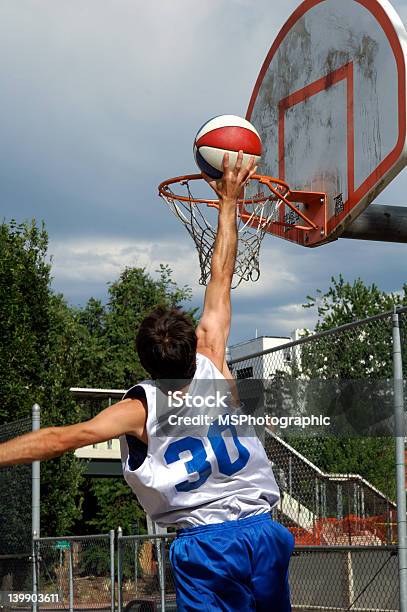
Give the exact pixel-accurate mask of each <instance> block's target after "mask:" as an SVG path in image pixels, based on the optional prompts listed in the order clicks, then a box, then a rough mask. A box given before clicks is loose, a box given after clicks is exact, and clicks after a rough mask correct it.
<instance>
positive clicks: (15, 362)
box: [0, 221, 82, 533]
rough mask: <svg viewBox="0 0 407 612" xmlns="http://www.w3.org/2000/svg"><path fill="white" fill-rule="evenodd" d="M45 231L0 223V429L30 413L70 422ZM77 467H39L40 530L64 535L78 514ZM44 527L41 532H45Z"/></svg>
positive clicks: (65, 334)
mask: <svg viewBox="0 0 407 612" xmlns="http://www.w3.org/2000/svg"><path fill="white" fill-rule="evenodd" d="M47 242H48V239H47V234H46V232H45V230H44V228H43V227H42V228H38V227H37V226H36V224H35V222H34V221H33V222H32V223H31V224H20V225H17V224H16V223H15V222H13V221H12V222H11V223H10V224H9V225H7V224H6V223H3V224H2V225H0V327H1V330H2V342H1V345H0V377H1V381H2V384H1V388H0V424H1V423H6V422H10V421H15V420H17V419H20V418H22V417H27V416H30V415H31V407H32V405H33V404H34V403H35V402H37V403H39V404H40V406H41V409H42V415H41V418H42V426H47V425H51V424H52V425H62V424H69V423H73V422H75V421H76V420H77V416H78V411H77V408H76V406H75V403H74V402H73V400H72V397H71V395H70V393H69V387H70V386H71V383H72V382H73V380H74V378H75V367H76V366H75V342H76V339H75V322H74V319H73V316H72V314H71V312H70V310H69V308H68V307H67V306H66V304H65V303H64V301H63V300H62V298H61V297H60V296H55V295H53V294H52V292H51V290H50V266H49V264H48V263H47V261H46V254H47ZM81 472H82V469H81V466H80V464H79V462H78V461H77V460H76V459H75V458H74V456H73V453H70V454H67V455H65V456H64V457H62V458H60V459H58V460H55V461H52V462H48V463H45V464H43V466H42V494H43V497H42V507H41V519H42V528H43V530H44V531H43V532H44V533H55V532H56V531H59V532H64V531H67V530H68V529H69V528H70V526H71V525H72V523H73V521H74V520H75V519H76V518H77V517H78V516H79V510H80V499H79V490H78V487H79V483H80V480H81ZM48 530H49V531H48Z"/></svg>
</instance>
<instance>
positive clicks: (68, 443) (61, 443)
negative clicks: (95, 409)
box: [0, 399, 147, 467]
mask: <svg viewBox="0 0 407 612" xmlns="http://www.w3.org/2000/svg"><path fill="white" fill-rule="evenodd" d="M145 421H146V411H145V407H144V404H143V402H141V401H139V400H131V399H126V400H123V401H121V402H118V403H117V404H114V405H113V406H109V408H106V409H105V410H102V412H100V413H99V414H98V415H96V416H95V417H94V418H93V419H91V420H89V421H85V422H83V423H77V424H75V425H68V426H65V427H45V428H44V429H40V430H39V431H34V432H31V433H28V434H24V435H23V436H19V437H18V438H14V439H13V440H9V441H8V442H3V443H2V444H0V467H4V466H7V465H15V464H17V463H32V462H33V461H42V460H45V459H53V458H55V457H59V456H60V455H62V454H63V453H65V452H66V451H69V450H75V449H77V448H81V447H82V446H88V445H89V444H96V443H98V442H106V440H111V439H112V438H117V437H118V436H120V435H122V434H125V433H129V434H132V435H134V436H135V437H137V438H139V439H141V440H143V441H147V440H146V434H145Z"/></svg>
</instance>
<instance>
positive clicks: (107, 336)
mask: <svg viewBox="0 0 407 612" xmlns="http://www.w3.org/2000/svg"><path fill="white" fill-rule="evenodd" d="M190 297H191V290H190V289H189V288H188V287H178V286H177V284H176V283H175V281H174V280H173V279H172V272H171V270H170V269H169V268H168V267H167V266H160V269H159V271H158V278H157V279H154V278H153V277H152V276H151V275H150V274H148V273H147V272H146V271H145V269H144V268H126V269H125V270H124V271H123V272H122V274H121V275H120V277H119V279H118V280H117V281H115V282H113V283H112V285H111V286H110V288H109V300H108V302H107V304H106V305H103V304H102V303H101V302H100V301H98V300H94V299H93V298H92V299H90V300H89V301H88V303H87V304H86V306H85V307H84V308H83V309H78V310H77V311H76V314H75V317H76V321H77V323H78V325H79V328H80V330H79V335H80V338H81V341H80V343H79V345H78V347H77V353H76V359H77V366H78V369H77V380H76V383H75V386H80V387H97V388H101V387H104V388H109V389H112V388H115V389H127V388H129V387H131V386H132V385H134V384H136V383H137V382H138V381H140V380H143V379H144V378H146V377H148V376H147V374H146V372H145V371H144V370H143V368H142V366H141V364H140V361H139V358H138V355H137V352H136V347H135V339H136V334H137V330H138V328H139V325H140V323H141V321H142V320H143V318H144V317H145V316H146V315H147V314H148V313H149V312H150V311H151V310H152V309H153V308H155V307H156V306H158V305H166V306H171V307H181V306H182V305H183V304H184V303H185V302H187V301H188V300H189V299H190ZM190 314H191V317H192V318H193V317H194V311H191V312H190ZM103 407H104V406H103V404H102V403H101V402H100V400H98V401H97V402H96V403H94V404H93V405H92V406H91V407H90V414H89V404H86V403H83V404H82V411H83V413H82V418H88V417H89V416H91V415H92V414H96V413H97V412H98V411H100V410H101V409H102V408H103ZM85 490H86V493H85V495H86V497H87V498H90V499H91V500H93V503H92V504H90V503H88V502H89V499H87V500H86V502H85V515H86V516H85V522H86V526H85V525H83V524H77V526H76V529H77V530H81V531H83V530H89V528H90V529H91V530H92V531H95V530H97V531H106V530H108V529H111V528H113V527H115V526H117V525H121V526H122V527H123V529H124V531H125V532H128V533H130V531H131V525H132V524H133V523H135V522H136V521H137V520H140V518H141V517H143V521H144V511H142V510H141V508H140V506H139V505H138V503H137V500H136V498H135V496H134V494H133V493H132V491H131V489H130V488H129V487H128V485H127V484H126V483H125V482H124V481H123V479H122V478H120V479H110V478H109V479H107V478H106V479H92V481H91V482H90V483H86V489H85Z"/></svg>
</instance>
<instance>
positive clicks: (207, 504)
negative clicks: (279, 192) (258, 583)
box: [120, 354, 280, 528]
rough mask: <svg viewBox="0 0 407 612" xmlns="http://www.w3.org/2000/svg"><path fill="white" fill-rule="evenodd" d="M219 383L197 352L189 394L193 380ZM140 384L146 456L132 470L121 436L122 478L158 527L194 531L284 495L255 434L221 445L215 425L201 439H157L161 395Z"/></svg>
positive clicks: (266, 507)
mask: <svg viewBox="0 0 407 612" xmlns="http://www.w3.org/2000/svg"><path fill="white" fill-rule="evenodd" d="M216 379H217V380H219V379H222V380H224V377H223V376H222V374H221V373H220V372H219V370H218V369H217V368H216V367H215V365H214V364H213V363H212V362H211V361H210V360H209V359H208V358H207V357H205V356H204V355H200V354H197V368H196V373H195V376H194V379H193V381H192V383H191V385H190V387H189V390H191V386H193V383H194V381H199V380H206V381H208V380H216ZM140 386H141V387H143V389H144V392H145V395H146V399H147V406H148V416H147V423H146V431H147V438H148V448H147V456H146V457H145V458H144V461H142V463H141V465H139V466H138V467H137V468H136V469H131V460H130V452H129V445H128V439H127V437H126V436H125V435H124V436H121V437H120V448H121V457H122V467H123V475H124V478H125V479H126V481H127V483H128V484H129V485H130V487H131V488H132V490H133V491H134V493H135V494H136V496H137V498H138V500H139V502H140V504H141V505H142V506H143V508H144V510H145V511H146V513H147V514H148V515H150V517H151V518H152V519H153V520H154V521H156V522H157V524H158V525H160V526H162V527H167V526H169V525H176V526H177V527H178V528H181V527H195V526H198V525H207V524H209V523H221V522H223V521H229V520H236V519H242V518H246V517H249V516H253V515H256V514H262V513H265V512H268V511H270V509H271V508H272V507H273V506H274V505H275V504H276V503H277V502H278V500H279V498H280V494H279V490H278V486H277V484H276V481H275V479H274V475H273V471H272V469H271V463H270V461H269V459H268V458H267V455H266V453H265V451H264V448H263V446H262V444H261V442H260V440H259V439H258V438H257V437H256V436H255V435H253V436H250V437H247V436H246V437H242V438H237V437H236V436H235V435H230V436H229V438H228V440H227V443H226V442H225V440H224V439H223V438H221V442H220V444H219V443H218V444H214V442H213V438H211V434H210V432H209V429H210V426H208V427H207V428H206V429H205V427H204V428H202V429H201V430H200V435H199V437H191V436H188V435H186V436H184V437H168V436H162V435H157V415H156V394H157V393H161V392H160V391H159V390H157V388H156V385H155V383H154V382H153V381H144V382H142V383H139V385H136V386H135V387H133V388H132V389H135V388H136V387H140ZM208 432H209V437H206V435H205V434H207V433H208ZM218 440H219V438H218ZM129 460H130V461H129ZM129 463H130V465H129ZM133 467H134V466H133Z"/></svg>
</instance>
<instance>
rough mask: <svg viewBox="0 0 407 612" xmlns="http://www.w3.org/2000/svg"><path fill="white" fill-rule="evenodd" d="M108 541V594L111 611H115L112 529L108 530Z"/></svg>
mask: <svg viewBox="0 0 407 612" xmlns="http://www.w3.org/2000/svg"><path fill="white" fill-rule="evenodd" d="M109 541H110V595H111V612H114V611H115V571H114V529H111V530H110V531H109Z"/></svg>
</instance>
